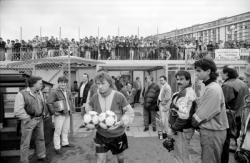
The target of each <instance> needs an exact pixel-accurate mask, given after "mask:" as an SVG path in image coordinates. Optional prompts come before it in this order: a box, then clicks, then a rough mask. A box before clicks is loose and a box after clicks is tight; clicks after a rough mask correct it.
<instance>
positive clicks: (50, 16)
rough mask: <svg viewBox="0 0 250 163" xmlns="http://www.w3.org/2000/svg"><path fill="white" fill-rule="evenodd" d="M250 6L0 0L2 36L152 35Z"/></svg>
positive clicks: (216, 1) (151, 0)
mask: <svg viewBox="0 0 250 163" xmlns="http://www.w3.org/2000/svg"><path fill="white" fill-rule="evenodd" d="M249 11H250V0H0V34H1V36H2V37H3V38H4V39H7V38H10V39H14V38H19V37H20V32H19V31H20V26H22V30H23V34H22V36H23V39H31V38H33V37H34V36H35V35H39V31H40V27H41V29H42V36H45V35H46V36H51V35H53V36H55V37H58V35H59V27H60V26H61V29H62V37H63V38H64V37H68V38H76V39H78V28H80V34H81V37H83V36H90V35H94V36H97V35H98V26H99V33H100V36H105V37H106V36H107V35H117V33H118V27H119V29H120V30H119V31H120V35H125V36H126V35H132V34H133V35H136V34H137V32H138V26H139V34H140V36H148V35H152V34H156V33H157V26H158V31H159V33H164V32H168V31H170V30H173V29H176V28H183V27H188V26H191V25H194V24H201V23H205V22H208V21H213V20H216V19H218V18H222V17H226V16H227V17H229V16H233V15H237V14H241V13H244V12H249Z"/></svg>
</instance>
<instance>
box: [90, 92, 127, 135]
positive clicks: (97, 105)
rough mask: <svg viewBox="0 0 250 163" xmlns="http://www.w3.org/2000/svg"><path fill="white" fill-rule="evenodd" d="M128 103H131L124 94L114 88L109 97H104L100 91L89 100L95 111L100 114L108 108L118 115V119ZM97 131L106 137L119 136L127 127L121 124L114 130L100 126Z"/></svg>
mask: <svg viewBox="0 0 250 163" xmlns="http://www.w3.org/2000/svg"><path fill="white" fill-rule="evenodd" d="M127 105H129V103H128V102H127V100H126V98H125V97H124V96H123V94H122V93H120V92H118V91H115V90H112V92H111V93H110V94H109V95H108V96H107V97H102V96H101V95H100V94H99V93H96V94H95V95H94V96H93V97H92V98H91V99H90V101H89V106H90V107H92V108H93V111H96V112H97V113H99V114H100V113H102V112H105V111H107V110H111V111H113V112H114V113H115V114H116V115H117V120H118V121H119V120H120V119H121V117H122V115H123V114H124V112H125V111H124V110H123V108H124V107H126V106H127ZM97 132H98V133H99V134H101V135H102V136H105V137H117V136H121V135H122V134H123V133H124V132H125V127H123V126H120V127H118V128H117V129H114V130H106V129H102V128H101V127H98V128H97Z"/></svg>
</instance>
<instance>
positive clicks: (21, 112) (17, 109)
mask: <svg viewBox="0 0 250 163" xmlns="http://www.w3.org/2000/svg"><path fill="white" fill-rule="evenodd" d="M24 106H25V104H24V98H23V95H22V94H21V93H20V92H19V93H18V94H17V95H16V97H15V103H14V115H15V116H16V117H18V118H19V119H27V118H30V116H29V115H28V114H27V113H26V111H25V109H24Z"/></svg>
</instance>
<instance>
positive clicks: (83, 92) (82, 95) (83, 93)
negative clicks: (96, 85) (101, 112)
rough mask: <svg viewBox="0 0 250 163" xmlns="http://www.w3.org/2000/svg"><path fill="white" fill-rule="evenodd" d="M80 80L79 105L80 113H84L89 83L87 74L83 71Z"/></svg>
mask: <svg viewBox="0 0 250 163" xmlns="http://www.w3.org/2000/svg"><path fill="white" fill-rule="evenodd" d="M82 77H83V78H82V82H81V83H80V86H79V89H78V90H79V95H78V97H79V106H80V107H82V115H83V114H84V113H85V106H84V105H85V103H86V100H87V97H88V92H89V89H90V86H91V84H90V83H89V75H88V74H87V73H84V74H83V76H82Z"/></svg>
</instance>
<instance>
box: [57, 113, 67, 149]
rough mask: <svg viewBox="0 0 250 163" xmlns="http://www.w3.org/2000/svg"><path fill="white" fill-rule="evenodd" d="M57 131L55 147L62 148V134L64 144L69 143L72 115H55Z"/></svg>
mask: <svg viewBox="0 0 250 163" xmlns="http://www.w3.org/2000/svg"><path fill="white" fill-rule="evenodd" d="M54 123H55V132H54V147H55V149H60V148H61V135H62V145H63V146H64V145H68V144H69V140H68V134H69V128H70V116H69V115H57V116H55V117H54Z"/></svg>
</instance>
